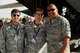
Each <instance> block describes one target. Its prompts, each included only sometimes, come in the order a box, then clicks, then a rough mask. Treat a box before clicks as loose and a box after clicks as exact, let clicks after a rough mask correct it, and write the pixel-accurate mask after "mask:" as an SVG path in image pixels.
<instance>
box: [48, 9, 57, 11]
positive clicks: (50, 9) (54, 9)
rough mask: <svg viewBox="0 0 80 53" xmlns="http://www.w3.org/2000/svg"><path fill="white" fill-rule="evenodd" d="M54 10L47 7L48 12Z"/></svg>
mask: <svg viewBox="0 0 80 53" xmlns="http://www.w3.org/2000/svg"><path fill="white" fill-rule="evenodd" d="M54 10H55V9H47V11H48V12H50V11H54Z"/></svg>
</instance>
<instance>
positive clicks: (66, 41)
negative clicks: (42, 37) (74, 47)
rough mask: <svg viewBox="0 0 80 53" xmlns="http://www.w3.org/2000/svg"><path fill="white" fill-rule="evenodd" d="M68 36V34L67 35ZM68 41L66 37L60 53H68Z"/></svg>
mask: <svg viewBox="0 0 80 53" xmlns="http://www.w3.org/2000/svg"><path fill="white" fill-rule="evenodd" d="M68 35H69V34H68ZM69 41H70V37H68V36H66V37H65V38H64V40H63V47H62V48H61V53H68V52H70V51H69V50H70V49H69Z"/></svg>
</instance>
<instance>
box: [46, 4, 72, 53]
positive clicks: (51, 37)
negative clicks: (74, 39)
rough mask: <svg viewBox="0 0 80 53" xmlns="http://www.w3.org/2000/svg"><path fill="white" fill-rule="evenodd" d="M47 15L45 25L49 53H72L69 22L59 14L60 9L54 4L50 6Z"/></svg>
mask: <svg viewBox="0 0 80 53" xmlns="http://www.w3.org/2000/svg"><path fill="white" fill-rule="evenodd" d="M47 13H48V17H46V18H47V20H46V22H45V24H46V33H47V38H46V41H47V43H48V53H70V51H69V50H70V49H69V40H70V37H71V32H70V25H69V22H68V20H67V19H66V18H64V17H62V16H60V15H59V14H58V9H57V7H56V6H55V5H54V4H49V5H48V7H47Z"/></svg>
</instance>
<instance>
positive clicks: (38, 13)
mask: <svg viewBox="0 0 80 53" xmlns="http://www.w3.org/2000/svg"><path fill="white" fill-rule="evenodd" d="M35 14H36V15H38V16H43V15H44V14H39V13H35Z"/></svg>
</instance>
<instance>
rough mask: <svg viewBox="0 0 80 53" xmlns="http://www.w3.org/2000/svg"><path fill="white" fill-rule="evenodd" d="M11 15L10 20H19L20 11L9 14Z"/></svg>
mask: <svg viewBox="0 0 80 53" xmlns="http://www.w3.org/2000/svg"><path fill="white" fill-rule="evenodd" d="M11 17H12V21H13V22H19V19H20V13H19V12H17V13H13V14H12V15H11Z"/></svg>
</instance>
